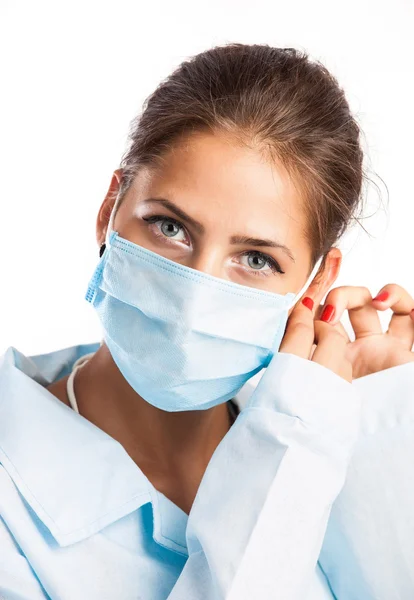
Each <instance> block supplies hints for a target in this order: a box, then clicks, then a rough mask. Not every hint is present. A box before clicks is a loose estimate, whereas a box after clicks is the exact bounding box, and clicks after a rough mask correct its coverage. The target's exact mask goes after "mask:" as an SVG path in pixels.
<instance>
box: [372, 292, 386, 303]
mask: <svg viewBox="0 0 414 600" xmlns="http://www.w3.org/2000/svg"><path fill="white" fill-rule="evenodd" d="M388 296H389V293H388V292H381V294H378V296H375V298H373V300H378V301H379V302H384V301H385V300H386V299H387V298H388Z"/></svg>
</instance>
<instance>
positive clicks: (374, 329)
mask: <svg viewBox="0 0 414 600" xmlns="http://www.w3.org/2000/svg"><path fill="white" fill-rule="evenodd" d="M328 305H330V306H333V308H334V314H333V316H332V318H331V319H330V320H329V323H330V324H331V325H334V324H337V323H338V321H339V319H340V318H341V316H342V315H343V313H344V311H345V310H347V311H348V315H349V320H350V323H351V325H352V329H353V330H354V332H355V338H356V339H358V338H362V337H365V336H367V335H373V334H378V333H382V327H381V321H380V318H379V316H378V312H377V309H376V308H375V307H374V306H373V305H372V295H371V292H370V291H369V289H368V288H366V287H362V286H360V287H358V286H340V287H337V288H334V289H333V290H331V291H330V292H329V294H328V295H327V297H326V299H325V306H328ZM321 318H322V320H324V319H323V314H322V317H321Z"/></svg>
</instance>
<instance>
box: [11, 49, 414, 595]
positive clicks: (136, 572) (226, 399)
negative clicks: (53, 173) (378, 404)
mask: <svg viewBox="0 0 414 600" xmlns="http://www.w3.org/2000/svg"><path fill="white" fill-rule="evenodd" d="M362 158H363V156H362V151H361V148H360V143H359V129H358V126H357V124H356V122H355V120H354V119H353V118H352V116H351V115H350V112H349V107H348V104H347V102H346V99H345V97H344V94H343V92H342V90H341V89H340V88H339V86H338V84H337V82H336V81H335V79H334V78H333V77H332V76H331V75H330V74H329V73H328V72H327V71H326V69H324V67H322V65H320V64H318V63H312V62H311V61H310V60H309V59H308V57H307V56H306V55H304V54H301V53H299V52H297V51H295V50H293V49H289V48H288V49H279V48H270V47H268V46H259V45H254V46H247V45H242V44H231V45H228V46H224V47H218V48H214V49H212V50H209V51H207V52H204V53H202V54H199V55H197V56H196V57H194V59H192V60H190V61H187V62H184V63H183V64H182V65H181V66H180V67H179V68H178V69H177V70H176V71H175V72H174V73H173V74H172V75H171V76H170V77H169V78H168V79H167V80H166V81H164V82H163V83H162V84H161V85H160V86H159V87H158V88H157V90H156V91H155V92H154V94H152V96H151V97H150V98H149V100H148V101H147V103H146V107H145V110H144V112H143V114H142V116H141V118H140V119H138V120H136V121H135V122H134V123H133V127H132V132H131V144H130V147H129V149H128V151H127V152H126V154H125V156H124V157H123V160H122V165H121V168H120V169H117V170H116V171H115V173H114V175H113V177H112V180H111V184H110V187H109V190H108V193H107V195H106V198H105V200H104V202H103V204H102V206H101V208H100V211H99V214H98V219H97V240H98V244H99V247H100V251H99V253H100V260H99V263H98V265H97V268H96V270H95V272H94V274H93V277H92V279H91V282H90V285H89V288H88V292H87V299H88V301H90V302H91V303H92V304H93V305H94V307H95V308H96V310H97V312H98V315H99V318H100V320H101V322H102V325H103V329H104V333H105V335H104V341H103V342H102V344H100V345H99V344H93V345H90V346H78V347H75V348H70V349H65V350H61V351H59V352H53V353H51V354H48V355H44V356H40V357H39V356H38V357H33V358H26V357H24V356H23V355H22V354H21V353H19V352H18V351H17V350H15V349H13V348H10V349H9V350H7V351H6V354H5V356H4V358H3V363H2V366H1V371H0V382H1V385H0V388H1V407H2V408H1V411H2V412H1V419H0V463H1V466H0V516H1V521H0V547H1V549H2V553H1V559H0V592H1V593H0V595H2V597H4V598H6V599H7V600H11V599H16V598H18V599H25V600H29V599H30V600H34V599H40V598H42V599H44V598H52V599H59V600H62V599H65V600H66V599H70V600H72V599H76V600H81V599H85V600H86V599H87V600H93V599H94V598H96V599H98V598H99V600H102V599H113V598H117V599H120V600H124V599H128V600H129V599H138V598H140V599H141V600H148V599H151V600H161V599H164V598H169V599H170V600H191V599H198V598H199V599H203V600H207V599H211V600H213V599H214V600H217V599H219V598H234V599H245V598H246V599H247V598H249V599H250V598H255V599H262V598H266V599H267V598H283V599H284V600H290V599H297V598H300V599H303V598H309V599H310V598H315V599H319V600H323V599H324V598H325V599H328V598H332V597H333V595H332V592H331V588H330V582H329V580H328V579H327V578H326V576H325V575H324V573H323V571H322V570H321V568H320V566H318V565H317V561H318V557H319V554H320V551H321V546H322V541H323V538H324V533H325V529H326V526H327V522H328V518H329V514H330V511H331V507H332V504H333V502H334V501H335V499H336V497H337V495H338V493H339V492H340V490H341V488H342V487H343V484H344V481H345V477H346V471H347V468H348V465H349V461H350V458H351V455H352V451H353V449H354V446H355V442H356V439H357V434H358V428H359V423H360V398H359V396H358V395H357V394H356V391H355V386H354V384H353V383H351V382H352V379H353V368H354V369H355V362H356V361H355V356H356V352H355V348H357V351H358V353H359V354H358V356H359V357H361V356H363V357H364V359H365V360H364V369H365V371H364V370H361V369H360V370H359V372H358V375H357V376H361V375H364V374H366V373H368V372H373V371H376V370H379V369H378V368H377V367H378V364H377V362H376V361H375V353H374V352H372V351H370V350H369V349H367V350H366V351H365V350H364V348H365V349H366V344H365V345H364V340H363V339H362V337H363V336H362V337H361V339H357V340H356V342H355V344H359V346H358V345H353V344H351V343H350V342H349V340H347V339H346V336H345V335H344V332H343V330H341V326H340V325H339V324H338V320H339V318H340V315H341V313H342V312H343V311H344V310H345V309H348V310H349V313H350V315H351V320H352V321H353V324H354V326H355V330H356V333H357V337H358V338H359V337H360V336H359V333H360V331H359V330H360V329H361V325H362V323H361V318H360V317H361V315H364V314H367V312H366V311H368V313H369V314H370V315H371V317H370V327H371V326H372V323H373V318H374V317H373V314H374V312H375V315H376V314H377V313H376V309H384V308H385V307H387V306H391V305H392V306H393V309H394V310H395V311H396V312H398V313H403V315H404V316H403V317H401V318H404V322H403V324H404V331H405V332H407V331H409V332H410V333H409V335H412V332H411V329H410V328H409V326H408V325H407V323H408V322H409V323H411V322H410V317H409V316H408V315H409V311H410V310H411V309H412V308H413V302H412V300H411V298H409V296H408V294H406V293H405V292H403V291H402V290H401V289H400V288H398V287H397V286H391V287H390V288H389V290H390V291H391V292H392V293H391V295H390V296H389V298H388V303H384V302H382V301H381V298H380V297H378V298H377V300H376V301H374V302H372V300H371V297H370V295H369V294H368V296H367V294H366V291H365V290H362V289H359V288H355V289H351V290H349V289H347V288H345V289H341V288H337V289H336V290H333V291H332V292H331V293H330V295H328V298H327V302H326V305H325V307H324V310H323V312H322V314H321V316H320V319H319V318H318V315H319V312H318V308H319V305H320V302H321V300H322V298H323V297H324V295H325V294H326V292H327V291H328V290H329V289H330V288H331V286H332V285H333V283H334V282H335V280H336V278H337V276H338V273H339V269H340V264H341V253H340V251H339V249H338V248H336V247H335V244H336V242H337V241H338V239H339V237H340V235H341V234H342V232H343V231H344V230H345V229H346V227H347V225H348V224H349V222H350V221H351V219H352V217H353V215H354V214H355V211H356V209H357V207H358V202H359V197H360V191H361V183H362V177H363V172H362ZM317 271H318V274H317V276H316V277H315V274H316V272H317ZM309 283H310V285H309V286H308V284H309ZM301 288H302V289H303V288H306V289H307V291H306V296H305V297H304V298H302V296H301V294H302V289H301ZM398 295H401V298H400V299H398V298H397V299H396V296H398ZM298 297H300V298H301V302H298V303H296V299H297V298H298ZM332 298H333V300H332ZM364 311H365V312H364ZM288 317H289V321H288V322H287V319H288ZM286 323H287V326H286ZM400 324H401V322H400ZM387 344H388V346H387V352H386V355H387V357H388V356H389V357H390V361H393V362H392V364H391V362H390V363H389V364H388V366H393V365H394V364H396V363H397V362H400V363H401V362H407V361H408V360H410V359H411V354H410V352H409V350H410V349H411V347H410V348H408V341H407V340H406V348H405V349H404V348H403V347H402V346H398V348H399V352H398V353H397V352H392V351H391V350H390V351H388V350H389V348H391V346H392V348H393V349H394V350H395V347H396V346H395V345H393V344H392V343H391V344H390V340H389V339H388V340H387ZM397 345H398V343H397ZM411 345H412V342H411ZM397 354H398V356H397ZM402 355H403V356H402ZM358 364H360V361H358ZM263 367H267V368H266V370H265V371H264V375H263V377H261V379H260V381H259V383H258V385H257V387H256V388H255V389H254V392H253V393H252V394H251V395H250V397H249V399H248V400H246V399H243V393H244V391H245V390H246V389H247V388H245V387H244V384H245V383H246V382H247V381H248V380H249V379H250V378H252V377H253V376H254V375H255V374H256V373H259V372H261V370H262V368H263ZM381 368H385V367H384V361H383V362H382V366H381ZM354 377H355V375H354ZM239 392H240V395H239V396H238V394H239ZM240 408H243V410H242V411H241V412H240V414H238V411H239V410H240Z"/></svg>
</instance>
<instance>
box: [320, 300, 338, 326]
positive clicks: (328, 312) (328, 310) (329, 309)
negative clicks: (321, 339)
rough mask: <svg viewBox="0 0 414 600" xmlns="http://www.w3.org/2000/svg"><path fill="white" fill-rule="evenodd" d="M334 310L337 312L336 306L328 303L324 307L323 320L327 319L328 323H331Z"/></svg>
mask: <svg viewBox="0 0 414 600" xmlns="http://www.w3.org/2000/svg"><path fill="white" fill-rule="evenodd" d="M334 312H335V307H334V306H332V304H327V305H326V306H325V308H324V309H323V313H322V316H321V321H325V322H326V323H329V321H330V320H331V319H332V317H333V315H334Z"/></svg>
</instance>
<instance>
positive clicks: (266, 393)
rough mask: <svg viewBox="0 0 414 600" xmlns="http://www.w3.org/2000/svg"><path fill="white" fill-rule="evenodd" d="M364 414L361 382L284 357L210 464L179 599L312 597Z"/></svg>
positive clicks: (175, 594) (174, 596)
mask: <svg viewBox="0 0 414 600" xmlns="http://www.w3.org/2000/svg"><path fill="white" fill-rule="evenodd" d="M359 417H360V401H359V398H358V395H357V394H356V392H355V389H354V387H353V385H352V384H351V383H348V382H347V381H345V380H344V379H342V378H341V377H339V376H338V375H336V374H335V373H333V372H332V371H330V370H328V369H327V368H325V367H323V366H321V365H319V364H317V363H315V362H312V361H309V360H305V359H302V358H300V357H298V356H295V355H292V354H285V353H277V354H275V356H274V358H273V360H272V361H271V363H270V365H269V366H268V367H267V369H266V371H265V374H264V375H263V377H262V378H261V380H260V382H259V384H258V386H257V387H256V389H255V391H254V392H253V394H252V396H251V397H250V399H249V402H248V403H247V405H246V407H245V408H244V409H243V410H242V412H241V413H240V415H239V416H238V418H237V420H236V422H235V423H234V425H233V426H232V428H231V429H230V431H229V432H228V434H227V435H226V436H225V437H224V438H223V440H222V442H221V443H220V444H219V446H218V447H217V449H216V451H215V453H214V454H213V456H212V458H211V460H210V463H209V465H208V467H207V470H206V472H205V475H204V477H203V479H202V482H201V484H200V487H199V490H198V493H197V496H196V498H195V501H194V504H193V507H192V509H191V512H190V515H189V519H188V527H187V545H188V549H189V558H188V560H187V563H186V565H185V567H184V569H183V571H182V573H181V575H180V577H179V578H178V580H177V583H176V585H175V587H174V588H173V590H172V592H171V594H170V595H169V597H168V598H169V600H182V599H183V598H191V600H221V599H224V598H225V599H226V600H251V598H254V599H255V600H268V599H269V598H280V599H283V600H304V599H305V598H306V590H307V586H308V585H309V581H310V578H311V577H312V575H313V573H314V571H315V567H316V564H317V561H318V556H319V553H320V549H321V546H322V541H323V537H324V533H325V530H326V525H327V521H328V518H329V514H330V511H331V507H332V504H333V502H334V500H335V499H336V497H337V495H338V493H339V491H340V490H341V488H342V486H343V484H344V480H345V475H346V471H347V467H348V464H349V460H350V456H351V453H352V449H353V446H354V444H355V441H356V438H357V435H358V428H359Z"/></svg>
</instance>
